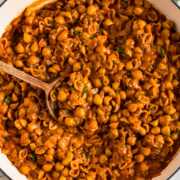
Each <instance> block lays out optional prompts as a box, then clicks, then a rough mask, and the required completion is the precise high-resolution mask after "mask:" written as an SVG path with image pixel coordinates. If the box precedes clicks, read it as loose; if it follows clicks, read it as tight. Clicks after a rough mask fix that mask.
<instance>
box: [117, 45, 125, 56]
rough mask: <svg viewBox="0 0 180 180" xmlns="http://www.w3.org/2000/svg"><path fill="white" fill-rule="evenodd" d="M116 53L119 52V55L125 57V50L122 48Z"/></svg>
mask: <svg viewBox="0 0 180 180" xmlns="http://www.w3.org/2000/svg"><path fill="white" fill-rule="evenodd" d="M116 51H117V52H118V53H119V54H121V55H122V56H124V55H125V52H124V49H123V48H122V47H118V48H116Z"/></svg>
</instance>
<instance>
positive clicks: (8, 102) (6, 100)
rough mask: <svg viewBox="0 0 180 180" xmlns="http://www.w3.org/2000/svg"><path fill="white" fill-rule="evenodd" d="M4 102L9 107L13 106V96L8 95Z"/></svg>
mask: <svg viewBox="0 0 180 180" xmlns="http://www.w3.org/2000/svg"><path fill="white" fill-rule="evenodd" d="M4 102H5V103H6V104H8V105H9V104H11V96H9V95H7V96H6V97H5V99H4Z"/></svg>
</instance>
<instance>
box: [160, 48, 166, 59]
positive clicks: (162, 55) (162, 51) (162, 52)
mask: <svg viewBox="0 0 180 180" xmlns="http://www.w3.org/2000/svg"><path fill="white" fill-rule="evenodd" d="M159 55H160V57H161V58H164V57H165V51H164V49H163V48H162V47H161V48H160V49H159Z"/></svg>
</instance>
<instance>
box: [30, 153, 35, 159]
mask: <svg viewBox="0 0 180 180" xmlns="http://www.w3.org/2000/svg"><path fill="white" fill-rule="evenodd" d="M30 158H31V159H32V160H33V161H36V155H35V154H34V153H32V154H31V155H30Z"/></svg>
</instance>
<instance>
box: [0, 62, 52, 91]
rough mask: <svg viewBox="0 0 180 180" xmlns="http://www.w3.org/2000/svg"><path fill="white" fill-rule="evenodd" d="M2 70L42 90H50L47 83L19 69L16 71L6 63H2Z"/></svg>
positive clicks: (0, 66) (0, 68)
mask: <svg viewBox="0 0 180 180" xmlns="http://www.w3.org/2000/svg"><path fill="white" fill-rule="evenodd" d="M0 70H2V71H3V72H5V73H7V74H9V75H12V76H14V77H16V78H18V79H20V80H22V81H24V82H26V83H28V84H30V85H32V86H35V87H37V88H40V89H42V90H45V91H46V90H47V89H49V85H48V83H45V82H43V81H41V80H39V79H37V78H35V77H33V76H31V75H29V74H27V73H25V72H23V71H21V70H19V69H16V68H15V67H13V66H12V65H10V64H7V63H4V62H3V61H0Z"/></svg>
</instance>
